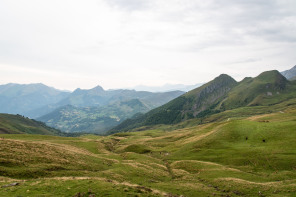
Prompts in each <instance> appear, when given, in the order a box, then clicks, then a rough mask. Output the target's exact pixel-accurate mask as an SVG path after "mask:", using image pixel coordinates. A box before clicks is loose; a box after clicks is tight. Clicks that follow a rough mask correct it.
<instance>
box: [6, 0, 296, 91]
mask: <svg viewBox="0 0 296 197" xmlns="http://www.w3.org/2000/svg"><path fill="white" fill-rule="evenodd" d="M295 8H296V1H295V0H248V1H245V0H225V1H220V0H207V1H201V0H182V1H180V0H88V1H78V0H72V1H70V0H68V1H66V0H65V1H57V0H54V1H38V0H34V1H33V0H28V1H21V0H18V1H17V0H15V1H9V0H2V1H1V2H0V30H1V31H0V71H1V72H0V83H1V84H3V83H8V82H17V83H30V82H43V83H46V84H49V85H51V86H55V87H57V88H62V89H73V88H75V87H82V88H90V87H93V86H96V85H102V86H103V87H104V88H120V87H132V86H135V85H151V86H155V85H163V84H166V83H176V84H180V83H181V84H196V83H200V82H205V81H208V80H211V79H212V78H213V77H215V76H217V75H219V74H220V73H228V74H230V75H232V76H233V77H235V78H236V79H241V78H243V77H245V76H246V75H248V76H254V75H257V74H259V73H260V72H262V71H264V70H271V69H279V70H286V69H288V68H289V67H292V66H293V65H295V64H296V56H295V49H296V12H295Z"/></svg>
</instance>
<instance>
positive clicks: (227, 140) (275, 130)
mask: <svg viewBox="0 0 296 197" xmlns="http://www.w3.org/2000/svg"><path fill="white" fill-rule="evenodd" d="M294 103H295V100H291V101H290V102H287V103H282V104H278V105H276V106H273V107H272V108H270V112H272V113H270V114H261V113H263V112H264V111H266V109H267V108H260V107H259V108H258V107H253V108H251V107H247V108H241V109H236V111H235V110H234V111H225V112H224V113H225V114H224V115H225V116H226V117H227V118H226V119H225V118H221V117H220V119H219V117H213V116H211V117H208V119H204V120H203V121H205V122H206V121H210V119H211V118H214V119H215V118H217V119H218V120H220V121H219V122H215V123H206V124H202V125H195V124H197V123H194V122H193V121H191V122H190V121H189V122H187V123H183V124H187V125H182V124H180V125H174V126H160V127H158V128H155V129H150V130H145V131H142V132H132V133H118V134H115V135H113V136H107V137H98V136H83V137H79V138H64V137H54V136H40V135H0V137H4V139H1V141H0V142H1V143H0V165H1V168H0V169H1V171H0V176H1V177H0V185H1V186H2V185H6V184H8V183H12V182H17V181H18V182H20V185H19V186H14V187H7V188H3V189H1V192H2V194H3V195H4V196H19V195H21V196H23V195H24V194H25V195H30V196H41V195H42V196H73V195H75V194H77V193H78V192H80V193H85V196H88V195H86V194H95V195H96V196H107V195H109V196H131V195H132V196H135V195H138V196H164V195H168V194H169V193H171V194H174V195H184V196H212V195H214V194H215V195H220V196H227V195H228V196H295V194H296V189H295V184H296V157H295V155H296V151H295V150H296V144H295V137H296V132H295V131H296V119H295V117H296V106H295V104H294ZM252 109H254V112H253V113H254V114H260V115H252V116H250V114H252V113H251V111H252ZM246 111H249V113H247V114H245V115H243V116H239V114H241V112H246ZM216 116H217V115H216ZM247 116H249V117H247ZM196 121H199V120H196ZM189 125H193V126H191V127H188V126H189ZM194 125H195V126H194ZM182 126H186V128H182ZM176 128H179V129H176ZM168 130H173V131H170V132H168ZM246 138H247V139H246ZM263 140H265V142H263Z"/></svg>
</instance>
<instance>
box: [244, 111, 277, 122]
mask: <svg viewBox="0 0 296 197" xmlns="http://www.w3.org/2000/svg"><path fill="white" fill-rule="evenodd" d="M273 115H276V114H274V113H272V114H263V115H257V116H251V117H249V118H247V120H251V121H255V120H258V119H260V118H265V117H268V116H273Z"/></svg>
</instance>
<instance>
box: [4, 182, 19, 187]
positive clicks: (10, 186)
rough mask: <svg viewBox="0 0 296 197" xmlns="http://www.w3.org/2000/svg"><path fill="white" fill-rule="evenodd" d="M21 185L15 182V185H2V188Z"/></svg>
mask: <svg viewBox="0 0 296 197" xmlns="http://www.w3.org/2000/svg"><path fill="white" fill-rule="evenodd" d="M19 184H20V183H17V182H15V183H10V184H8V185H2V186H1V187H2V188H4V187H11V186H17V185H19Z"/></svg>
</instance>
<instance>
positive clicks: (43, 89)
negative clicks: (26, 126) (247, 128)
mask: <svg viewBox="0 0 296 197" xmlns="http://www.w3.org/2000/svg"><path fill="white" fill-rule="evenodd" d="M281 74H282V75H281ZM281 74H280V73H279V72H278V71H268V72H264V73H262V74H260V75H259V76H257V77H255V78H251V77H247V78H245V79H244V80H242V81H241V82H236V81H235V80H234V79H233V78H232V77H230V76H228V75H226V74H222V75H220V76H218V77H217V78H215V79H214V80H212V81H210V82H208V83H206V84H204V85H202V86H200V85H201V84H197V85H194V88H193V90H191V91H189V92H187V93H186V94H184V93H185V92H183V91H169V92H148V91H136V90H126V89H118V90H104V89H103V88H102V87H101V86H96V87H94V88H92V89H88V90H83V89H79V88H78V89H76V90H75V91H73V92H66V91H61V90H57V89H54V88H51V87H48V86H46V85H44V84H28V85H21V84H12V83H10V84H6V85H0V113H11V114H21V115H24V116H28V117H30V118H35V119H37V120H40V121H43V122H45V123H46V124H47V125H49V126H52V127H55V128H58V129H60V130H62V131H65V132H80V131H84V132H94V133H104V132H106V131H107V130H109V129H111V128H113V129H112V130H111V132H118V131H126V130H129V129H132V128H136V127H139V126H146V125H155V124H174V123H179V122H182V121H184V120H189V119H192V118H199V117H204V116H207V115H209V114H214V113H219V112H221V111H225V110H228V109H235V108H238V107H242V106H257V105H258V106H260V105H273V104H274V103H276V102H281V101H282V100H283V99H287V98H290V97H291V95H293V91H295V89H294V88H295V86H294V85H293V84H294V82H292V81H293V80H294V79H295V78H296V66H294V67H293V68H292V69H290V70H287V71H283V72H282V73H281ZM284 76H285V77H286V78H287V79H288V80H289V81H288V80H287V79H286V78H285V77H284ZM192 87H193V86H185V85H165V86H163V87H159V90H163V89H182V88H183V90H185V89H186V88H187V89H189V88H192ZM142 88H145V87H142ZM146 88H149V87H146ZM154 88H155V87H154ZM187 89H186V91H187ZM154 90H156V89H154ZM150 110H151V111H150ZM129 118H131V119H129ZM126 119H128V120H126ZM125 120H126V121H125Z"/></svg>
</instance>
